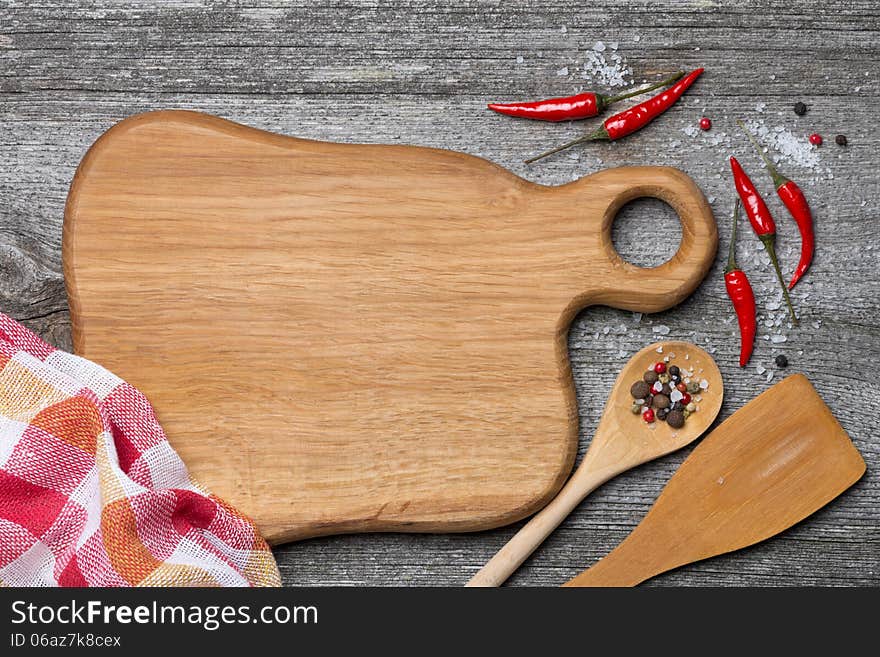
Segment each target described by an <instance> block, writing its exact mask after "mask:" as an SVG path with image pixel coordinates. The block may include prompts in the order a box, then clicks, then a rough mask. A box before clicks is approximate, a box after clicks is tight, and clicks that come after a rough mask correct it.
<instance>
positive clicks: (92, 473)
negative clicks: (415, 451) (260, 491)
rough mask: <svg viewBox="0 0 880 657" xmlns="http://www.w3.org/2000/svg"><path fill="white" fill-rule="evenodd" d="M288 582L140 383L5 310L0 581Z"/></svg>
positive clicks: (0, 374) (0, 327) (0, 387)
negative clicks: (51, 341)
mask: <svg viewBox="0 0 880 657" xmlns="http://www.w3.org/2000/svg"><path fill="white" fill-rule="evenodd" d="M279 584H280V578H279V575H278V568H277V566H276V565H275V561H274V559H273V558H272V553H271V552H270V551H269V547H268V546H267V545H266V542H265V541H264V540H263V539H262V537H260V535H259V534H258V533H257V531H256V529H255V528H254V526H253V524H252V523H251V522H250V521H249V520H248V519H247V518H245V517H243V516H242V515H241V514H239V513H238V512H237V511H235V509H232V508H231V507H229V506H227V505H226V504H224V503H223V502H222V501H221V500H219V499H218V498H216V497H214V496H213V495H211V494H210V493H209V492H207V491H206V490H204V489H202V488H200V487H199V486H198V485H197V484H195V483H193V481H192V480H190V478H189V476H188V475H187V471H186V467H185V466H184V465H183V462H182V461H181V460H180V457H178V455H177V454H176V453H175V451H174V450H173V449H172V448H171V445H169V444H168V440H167V439H166V437H165V433H164V432H163V431H162V427H160V426H159V423H158V422H157V421H156V417H155V415H154V414H153V409H152V407H151V406H150V404H149V402H148V401H147V400H146V398H145V397H144V396H143V395H142V394H141V393H140V392H138V391H137V390H135V389H134V388H132V387H131V386H130V385H128V384H127V383H125V382H124V381H122V380H121V379H120V378H118V377H116V376H114V375H113V374H111V373H110V372H108V371H107V370H105V369H104V368H102V367H100V366H98V365H96V364H94V363H92V362H90V361H87V360H85V359H83V358H80V357H78V356H74V355H73V354H69V353H66V352H63V351H60V350H57V349H55V348H53V347H51V346H49V345H48V344H46V343H45V342H43V341H42V340H40V339H39V338H38V337H37V336H36V335H34V334H33V333H31V332H30V331H28V330H27V329H26V328H24V327H23V326H21V325H20V324H18V323H16V322H15V321H13V320H12V319H10V318H9V317H7V316H6V315H4V314H3V313H0V585H6V586H130V585H136V586H248V585H250V586H278V585H279Z"/></svg>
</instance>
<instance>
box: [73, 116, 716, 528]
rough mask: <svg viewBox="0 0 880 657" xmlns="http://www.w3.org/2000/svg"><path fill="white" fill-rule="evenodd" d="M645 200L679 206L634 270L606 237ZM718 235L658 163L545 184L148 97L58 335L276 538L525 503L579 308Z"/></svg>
mask: <svg viewBox="0 0 880 657" xmlns="http://www.w3.org/2000/svg"><path fill="white" fill-rule="evenodd" d="M640 196H654V197H657V198H661V199H663V200H664V201H666V202H667V203H669V204H670V205H671V206H672V208H673V209H674V210H675V211H676V212H677V213H678V215H679V217H680V218H681V222H682V234H683V238H682V243H681V246H680V249H679V251H678V252H677V254H676V255H675V256H674V257H673V258H672V259H671V260H670V261H669V262H667V263H665V264H663V265H661V266H660V267H656V268H654V269H641V268H638V267H635V266H632V265H630V264H628V263H626V262H624V261H622V260H621V259H620V257H619V256H618V255H617V254H616V252H615V250H614V247H613V246H612V243H611V224H612V222H613V219H614V216H615V214H616V212H617V211H618V209H619V208H620V207H621V206H622V205H623V204H625V203H626V202H627V201H630V200H631V199H634V198H636V197H640ZM716 246H717V234H716V228H715V223H714V220H713V218H712V214H711V211H710V209H709V206H708V204H707V202H706V200H705V198H704V197H703V194H702V193H701V192H700V190H699V189H698V188H697V187H696V185H695V184H694V183H693V181H691V179H690V178H688V177H687V176H686V175H684V174H683V173H681V172H680V171H677V170H675V169H670V168H662V167H633V168H620V169H611V170H607V171H603V172H601V173H597V174H594V175H591V176H588V177H586V178H583V179H581V180H578V181H576V182H573V183H570V184H568V185H563V186H561V187H556V188H548V187H544V186H541V185H536V184H533V183H530V182H527V181H525V180H522V179H520V178H518V177H517V176H515V175H513V174H511V173H509V172H508V171H506V170H504V169H502V168H500V167H498V166H496V165H494V164H491V163H490V162H487V161H485V160H482V159H479V158H476V157H472V156H469V155H465V154H462V153H454V152H448V151H442V150H433V149H427V148H416V147H410V146H379V145H343V144H328V143H321V142H314V141H306V140H301V139H294V138H290V137H284V136H279V135H275V134H270V133H267V132H262V131H259V130H254V129H251V128H247V127H244V126H241V125H237V124H235V123H230V122H228V121H224V120H221V119H218V118H214V117H210V116H206V115H201V114H196V113H192V112H179V111H168V112H156V113H151V114H145V115H141V116H136V117H133V118H130V119H127V120H125V121H123V122H121V123H120V124H118V125H117V126H115V127H114V128H112V129H111V130H109V131H108V132H107V133H106V134H105V135H104V136H102V137H101V138H100V139H99V140H98V142H97V143H96V144H95V145H94V146H93V147H92V148H91V150H90V151H89V152H88V154H87V155H86V157H85V159H84V160H83V162H82V164H81V165H80V167H79V170H78V171H77V174H76V178H75V179H74V182H73V185H72V187H71V191H70V196H69V199H68V205H67V211H66V216H65V223H64V272H65V276H66V281H67V291H68V295H69V298H70V306H71V313H72V319H73V336H74V345H75V349H76V352H77V353H79V354H81V355H83V356H85V357H87V358H90V359H93V360H96V361H98V362H99V363H101V364H103V365H104V366H106V367H107V368H109V369H110V370H112V371H114V372H116V373H117V374H119V375H120V376H122V377H123V378H125V379H127V380H128V381H129V382H131V383H132V384H133V385H135V386H136V387H138V388H140V389H141V390H142V391H143V392H144V393H145V394H146V395H147V397H148V398H149V399H150V401H151V402H152V403H153V404H154V405H155V407H156V410H157V413H158V416H159V420H160V421H161V423H162V425H163V426H164V428H165V430H166V431H167V433H168V435H169V438H170V440H171V443H172V444H173V445H174V447H175V448H176V449H177V450H178V451H179V452H180V454H181V456H182V457H183V459H184V461H185V462H186V463H187V465H188V466H189V468H190V470H191V471H192V473H193V475H194V476H195V477H196V478H197V479H198V480H200V481H201V482H202V483H203V484H205V485H206V486H207V487H209V488H210V489H211V490H213V491H214V492H216V493H217V494H218V495H220V496H221V497H223V498H224V499H226V500H227V501H229V502H230V503H231V504H233V505H235V506H236V507H238V508H239V509H241V510H242V511H243V512H244V513H246V514H248V515H250V516H251V517H253V518H254V519H255V520H256V522H257V524H258V526H259V527H260V529H261V530H262V532H263V533H264V535H265V536H266V538H267V539H268V540H269V541H271V542H275V543H278V542H283V541H288V540H295V539H300V538H305V537H309V536H316V535H321V534H331V533H342V532H355V531H376V530H378V531H440V530H443V531H466V530H476V529H484V528H489V527H494V526H497V525H501V524H504V523H507V522H512V521H514V520H517V519H519V518H522V517H524V516H526V515H528V514H530V513H532V512H533V511H535V510H536V509H537V508H539V507H540V506H541V505H543V504H544V503H546V502H547V500H548V499H550V497H551V496H552V495H553V494H554V493H555V492H556V491H557V490H558V489H559V487H560V486H561V485H562V483H563V482H564V481H565V479H566V477H567V475H568V473H569V471H570V469H571V466H572V463H573V459H574V456H575V452H576V449H577V438H578V421H577V420H578V419H577V407H576V404H575V396H574V387H573V383H572V377H571V371H570V368H569V364H568V358H567V348H566V334H567V331H568V326H569V323H570V322H571V320H572V318H573V317H574V315H575V313H577V312H578V311H579V310H581V309H582V308H584V307H585V306H588V305H591V304H607V305H611V306H615V307H618V308H625V309H628V310H633V311H641V312H652V311H659V310H662V309H665V308H669V307H671V306H673V305H675V304H677V303H678V302H680V301H681V300H682V299H684V298H685V297H686V296H687V295H688V294H690V293H691V292H692V291H693V290H694V288H696V286H697V285H698V284H699V282H700V281H701V280H702V278H703V277H704V276H705V274H706V272H707V270H708V268H709V266H710V264H711V262H712V260H713V257H714V255H715V249H716Z"/></svg>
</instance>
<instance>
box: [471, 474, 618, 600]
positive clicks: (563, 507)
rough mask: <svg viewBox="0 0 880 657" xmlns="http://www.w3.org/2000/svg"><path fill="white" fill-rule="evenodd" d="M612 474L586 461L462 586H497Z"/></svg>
mask: <svg viewBox="0 0 880 657" xmlns="http://www.w3.org/2000/svg"><path fill="white" fill-rule="evenodd" d="M613 475H614V473H613V472H608V471H605V470H594V469H592V468H591V467H590V463H589V462H588V461H587V460H585V461H584V463H582V464H581V465H580V467H579V468H578V469H577V471H576V472H575V473H574V475H572V477H571V479H569V480H568V483H566V484H565V486H564V487H563V488H562V490H561V491H559V494H558V495H557V496H556V497H555V498H554V499H553V501H551V502H550V503H549V504H548V505H547V506H545V507H544V508H543V509H541V511H539V512H538V513H537V514H535V515H534V516H532V519H531V520H529V522H528V523H526V525H525V526H524V527H523V528H522V529H520V530H519V531H518V532H517V533H516V535H515V536H514V537H513V538H511V539H510V540H509V541H508V542H507V544H506V545H505V546H504V547H503V548H501V549H500V550H499V551H498V553H497V554H496V555H495V556H494V557H492V559H491V560H490V561H489V562H488V563H487V564H486V565H485V566H483V567H482V568H481V569H480V570H479V572H477V574H476V575H474V576H473V577H472V578H471V579H470V581H469V582H468V583H467V584H466V585H465V586H500V585H501V584H503V583H504V581H505V580H506V579H507V578H508V577H510V576H511V575H512V574H513V573H514V572H516V569H517V568H519V567H520V566H521V565H522V563H523V561H525V560H526V559H528V557H529V555H530V554H531V553H532V552H534V551H535V550H536V549H537V548H538V546H539V545H541V543H543V542H544V540H545V539H546V538H547V537H548V536H549V535H550V534H551V533H553V530H554V529H556V528H557V527H558V526H559V525H560V524H561V523H562V521H563V520H565V519H566V518H567V517H568V515H569V514H570V513H571V512H572V511H573V510H574V509H575V507H577V505H578V504H580V503H581V501H582V500H583V499H584V498H585V497H586V496H587V495H589V494H590V493H591V492H592V491H593V490H595V489H596V488H597V487H599V486H601V485H602V484H603V483H605V482H606V481H608V479H610V478H611V477H612V476H613Z"/></svg>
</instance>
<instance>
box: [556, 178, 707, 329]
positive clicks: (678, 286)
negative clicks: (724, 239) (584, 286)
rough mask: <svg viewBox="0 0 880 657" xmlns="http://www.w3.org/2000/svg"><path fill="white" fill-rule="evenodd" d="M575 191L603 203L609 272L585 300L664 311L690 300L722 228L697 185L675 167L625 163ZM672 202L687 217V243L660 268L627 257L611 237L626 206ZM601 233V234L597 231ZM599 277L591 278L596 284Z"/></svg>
mask: <svg viewBox="0 0 880 657" xmlns="http://www.w3.org/2000/svg"><path fill="white" fill-rule="evenodd" d="M566 187H572V188H573V191H575V192H576V193H577V192H581V189H580V188H581V187H582V188H583V190H582V192H581V193H583V194H584V195H589V197H590V201H591V202H592V203H595V204H597V209H599V210H600V213H601V214H599V216H600V221H601V228H600V230H599V231H598V235H599V248H598V249H593V252H594V253H595V252H598V254H599V256H598V257H599V258H600V259H604V260H605V262H604V263H602V264H603V265H604V267H602V269H604V270H606V271H608V272H609V273H608V275H606V276H604V280H602V281H598V283H600V286H599V289H598V290H597V291H594V293H593V294H591V295H590V298H589V299H585V300H584V301H585V303H584V305H587V303H590V304H595V303H600V304H605V305H609V306H614V307H615V308H622V309H625V310H632V311H635V312H658V311H661V310H665V309H667V308H671V307H672V306H674V305H676V304H678V303H680V302H681V301H683V300H684V299H685V298H687V297H688V296H689V295H690V294H691V293H692V292H693V291H694V290H695V289H696V288H697V286H698V285H699V284H700V282H701V281H702V280H703V278H705V276H706V274H707V273H708V271H709V268H710V267H711V266H712V263H713V261H714V260H715V253H716V251H717V248H718V229H717V226H716V224H715V218H714V217H713V215H712V209H711V207H710V206H709V203H708V201H707V200H706V197H705V196H704V195H703V192H702V191H700V188H699V187H697V185H696V183H695V182H694V181H693V180H692V179H691V178H690V177H689V176H687V175H686V174H685V173H683V172H682V171H679V170H678V169H674V168H672V167H658V166H644V167H620V168H615V169H607V170H605V171H600V172H598V173H595V174H593V175H591V176H587V177H586V178H582V179H580V180H577V181H575V182H572V183H569V185H566ZM644 197H651V198H657V199H660V200H661V201H664V202H666V203H667V204H669V206H670V207H671V208H672V209H673V210H674V211H675V213H676V214H677V215H678V218H679V220H680V221H681V244H680V245H679V247H678V251H677V252H676V253H675V255H673V256H672V258H670V259H669V260H668V261H666V262H664V263H663V264H661V265H659V266H657V267H638V266H636V265H633V264H631V263H629V262H627V261H626V260H624V259H623V258H622V257H621V256H620V254H619V253H618V252H617V249H615V248H614V243H613V242H612V239H611V228H612V225H613V224H614V219H615V217H616V216H617V213H618V212H619V211H620V209H621V208H622V207H623V206H624V205H626V204H627V203H629V202H630V201H632V200H634V199H637V198H644ZM594 234H595V233H594ZM596 282H597V281H591V284H595V283H596Z"/></svg>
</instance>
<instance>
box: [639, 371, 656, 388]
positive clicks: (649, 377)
mask: <svg viewBox="0 0 880 657" xmlns="http://www.w3.org/2000/svg"><path fill="white" fill-rule="evenodd" d="M642 378H643V379H644V380H645V383H647V384H648V385H649V386H652V385H654V383H656V381H657V372H655V371H654V370H648V371H647V372H645V375H644V376H643V377H642Z"/></svg>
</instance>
